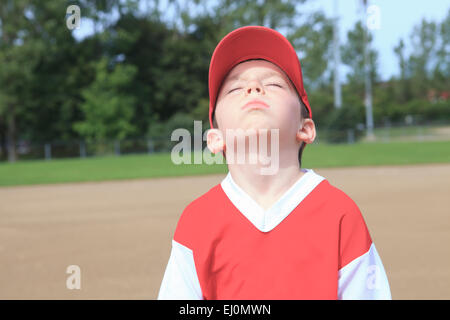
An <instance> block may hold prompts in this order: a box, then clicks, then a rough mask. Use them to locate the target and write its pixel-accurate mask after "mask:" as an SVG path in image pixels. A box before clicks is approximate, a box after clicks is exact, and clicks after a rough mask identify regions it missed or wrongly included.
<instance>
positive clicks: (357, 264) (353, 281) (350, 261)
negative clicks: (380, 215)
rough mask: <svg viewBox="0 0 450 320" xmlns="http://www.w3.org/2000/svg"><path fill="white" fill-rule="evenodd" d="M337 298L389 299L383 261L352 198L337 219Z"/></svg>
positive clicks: (389, 293)
mask: <svg viewBox="0 0 450 320" xmlns="http://www.w3.org/2000/svg"><path fill="white" fill-rule="evenodd" d="M338 299H339V300H390V299H391V292H390V288H389V282H388V279H387V276H386V272H385V270H384V267H383V263H382V262H381V259H380V256H379V255H378V252H377V250H376V248H375V245H374V244H373V243H372V239H371V237H370V234H369V231H368V229H367V226H366V224H365V222H364V219H363V217H362V214H361V212H360V210H359V208H358V207H357V205H356V204H355V203H354V202H353V201H351V205H350V206H349V209H348V210H347V212H346V213H345V214H344V215H343V217H342V219H341V222H340V239H339V270H338Z"/></svg>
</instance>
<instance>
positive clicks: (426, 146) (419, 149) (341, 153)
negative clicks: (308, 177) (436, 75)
mask: <svg viewBox="0 0 450 320" xmlns="http://www.w3.org/2000/svg"><path fill="white" fill-rule="evenodd" d="M302 162H303V164H302V167H304V168H313V169H314V168H326V167H349V166H350V167H351V166H381V165H406V164H421V163H450V141H436V142H396V143H356V144H351V145H347V144H340V145H330V144H313V145H309V146H307V147H306V149H305V151H304V153H303V161H302ZM226 171H227V167H226V165H224V164H222V165H218V164H213V165H208V164H191V165H185V164H182V165H175V164H173V163H172V161H171V158H170V153H161V154H152V155H123V156H120V157H116V156H108V157H93V158H84V159H79V158H76V159H53V160H50V161H45V160H39V161H37V160H33V161H31V160H30V161H18V162H16V163H1V164H0V186H13V185H28V184H47V183H65V182H83V181H104V180H119V179H136V178H154V177H171V176H183V175H200V174H212V173H225V172H226Z"/></svg>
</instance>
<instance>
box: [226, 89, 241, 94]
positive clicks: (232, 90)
mask: <svg viewBox="0 0 450 320" xmlns="http://www.w3.org/2000/svg"><path fill="white" fill-rule="evenodd" d="M239 89H242V88H234V89H231V90H230V91H228V93H231V92H233V91H236V90H239Z"/></svg>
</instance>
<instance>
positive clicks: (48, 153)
mask: <svg viewBox="0 0 450 320" xmlns="http://www.w3.org/2000/svg"><path fill="white" fill-rule="evenodd" d="M44 151H45V160H51V159H52V145H51V144H50V143H46V144H45V145H44Z"/></svg>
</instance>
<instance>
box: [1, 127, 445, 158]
mask: <svg viewBox="0 0 450 320" xmlns="http://www.w3.org/2000/svg"><path fill="white" fill-rule="evenodd" d="M316 130H317V135H316V139H315V141H314V144H321V143H343V144H352V143H357V142H360V143H369V142H382V143H389V142H408V141H409V142H424V141H442V140H448V141H450V123H429V124H421V125H416V124H414V123H411V124H409V125H405V124H404V123H401V124H391V123H388V124H387V125H385V126H380V127H376V128H374V130H373V133H374V135H373V137H372V139H370V138H369V137H367V135H366V130H365V128H364V126H363V125H360V126H359V127H357V128H354V129H346V130H329V129H325V128H321V127H320V125H316ZM179 142H180V141H171V138H170V136H167V137H165V136H160V137H151V138H141V139H126V140H121V141H119V140H108V141H95V142H87V141H83V140H79V141H58V140H55V141H49V142H45V143H33V142H30V141H26V140H20V141H19V142H18V143H17V145H16V153H17V157H18V159H19V160H32V159H46V160H50V159H55V158H85V157H94V156H108V155H116V156H120V155H125V154H127V155H128V154H153V153H160V152H170V151H171V150H172V148H173V147H174V146H175V145H176V144H178V143H179ZM191 146H192V147H193V146H194V142H193V141H192V142H191ZM205 147H206V142H205V141H202V149H203V148H205ZM6 155H7V150H2V149H1V148H0V159H5V158H7V157H6Z"/></svg>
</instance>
